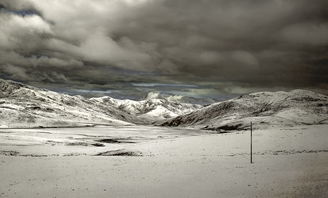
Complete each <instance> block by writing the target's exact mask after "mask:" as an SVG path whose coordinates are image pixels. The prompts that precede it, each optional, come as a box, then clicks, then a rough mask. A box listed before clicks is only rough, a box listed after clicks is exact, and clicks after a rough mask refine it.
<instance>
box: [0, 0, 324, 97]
mask: <svg viewBox="0 0 328 198" xmlns="http://www.w3.org/2000/svg"><path fill="white" fill-rule="evenodd" d="M0 44H1V45H0V72H1V76H2V77H5V78H11V79H14V80H21V81H26V82H32V81H33V82H34V83H63V84H67V85H70V86H80V87H88V88H90V89H91V88H94V87H102V88H103V89H105V90H107V89H108V88H113V89H118V88H119V87H115V86H114V85H113V84H115V83H116V84H117V86H127V85H128V84H129V83H130V84H131V83H164V84H165V83H184V84H188V83H191V84H207V86H208V87H209V88H208V89H203V91H208V92H213V90H214V89H216V90H217V91H219V92H234V93H235V92H236V93H239V92H247V91H248V90H254V89H257V88H259V87H319V88H322V89H327V84H328V80H327V79H328V78H327V76H328V69H327V66H328V50H327V49H328V2H327V1H326V0H317V1H315V2H313V1H308V0H93V1H91V0H89V1H88V0H70V1H64V0H58V1H51V0H16V1H13V0H3V1H1V3H0ZM121 83H122V84H121ZM109 84H111V85H109ZM225 86H229V87H230V88H222V87H225ZM131 89H134V90H135V87H133V86H131ZM131 89H130V88H129V90H131ZM195 90H196V91H195ZM193 91H195V92H197V89H194V90H191V92H193ZM198 92H199V90H198ZM195 94H196V93H195Z"/></svg>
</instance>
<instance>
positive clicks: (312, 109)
mask: <svg viewBox="0 0 328 198" xmlns="http://www.w3.org/2000/svg"><path fill="white" fill-rule="evenodd" d="M251 121H252V122H253V123H254V126H255V127H256V128H266V127H270V126H275V127H276V126H295V125H310V124H322V123H328V96H326V95H322V94H318V93H315V92H312V91H307V90H293V91H290V92H283V91H279V92H258V93H252V94H248V95H243V96H240V97H237V98H234V99H231V100H227V101H223V102H218V103H214V104H212V105H210V106H207V107H204V108H201V109H199V110H196V111H194V112H191V113H189V114H186V115H180V116H178V117H176V118H173V119H170V120H168V121H166V122H164V123H163V124H162V126H181V127H196V128H202V129H209V130H217V131H221V132H226V131H230V130H244V129H247V128H249V125H250V122H251Z"/></svg>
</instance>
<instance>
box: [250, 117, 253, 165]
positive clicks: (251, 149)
mask: <svg viewBox="0 0 328 198" xmlns="http://www.w3.org/2000/svg"><path fill="white" fill-rule="evenodd" d="M250 152H251V164H252V163H253V123H252V122H251V148H250Z"/></svg>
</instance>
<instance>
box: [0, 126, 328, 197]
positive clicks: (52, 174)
mask: <svg viewBox="0 0 328 198" xmlns="http://www.w3.org/2000/svg"><path fill="white" fill-rule="evenodd" d="M327 129H328V126H327V125H312V126H302V127H290V128H276V129H273V128H271V129H266V130H256V131H254V154H255V155H254V161H255V163H254V164H250V163H249V155H248V151H249V132H248V131H241V132H233V133H227V134H214V133H209V132H206V131H199V130H186V129H172V128H158V127H141V126H140V127H136V128H135V127H96V128H71V129H29V130H23V129H11V130H9V129H7V130H1V132H0V145H1V156H0V166H1V168H0V170H1V172H0V176H1V181H0V184H1V185H0V195H1V197H207V198H211V197H256V196H258V197H309V198H310V197H316V198H320V197H325V196H326V195H327V193H328V178H327V172H328V168H327V167H328V146H327V145H328V133H327ZM105 139H107V141H99V140H105ZM113 140H116V141H113ZM94 143H101V144H104V146H102V147H100V146H99V145H98V146H96V145H92V144H94ZM121 151H123V152H121ZM100 153H107V154H110V155H111V154H115V153H116V154H122V155H123V156H106V155H105V156H104V155H100V156H99V155H98V156H96V155H97V154H100ZM131 153H132V154H133V153H137V154H140V155H132V156H130V154H131ZM125 155H127V156H125Z"/></svg>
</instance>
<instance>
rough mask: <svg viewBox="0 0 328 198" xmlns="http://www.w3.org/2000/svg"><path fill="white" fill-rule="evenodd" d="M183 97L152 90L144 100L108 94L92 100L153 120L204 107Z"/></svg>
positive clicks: (143, 118)
mask: <svg viewBox="0 0 328 198" xmlns="http://www.w3.org/2000/svg"><path fill="white" fill-rule="evenodd" d="M182 99H183V97H182V96H167V97H164V96H162V95H160V94H159V93H154V92H150V93H149V94H148V96H147V97H146V98H145V99H144V100H140V101H134V100H128V99H126V100H119V99H114V98H111V97H108V96H104V97H100V98H91V99H90V100H91V101H93V102H95V103H96V104H107V105H109V106H114V107H116V108H118V109H120V110H122V111H124V112H126V113H128V114H130V115H133V116H136V117H137V118H139V119H142V120H149V121H151V122H153V121H159V120H164V119H167V118H173V117H176V116H178V115H182V114H187V113H190V112H192V111H195V110H197V109H199V108H201V107H202V106H201V105H199V104H190V103H185V102H182Z"/></svg>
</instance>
